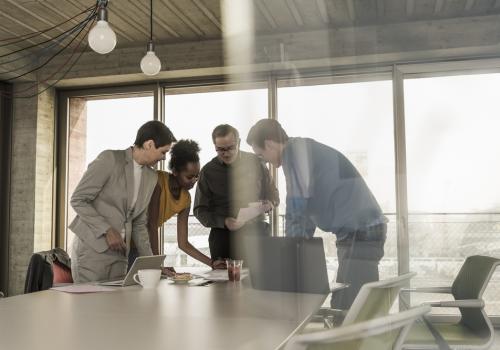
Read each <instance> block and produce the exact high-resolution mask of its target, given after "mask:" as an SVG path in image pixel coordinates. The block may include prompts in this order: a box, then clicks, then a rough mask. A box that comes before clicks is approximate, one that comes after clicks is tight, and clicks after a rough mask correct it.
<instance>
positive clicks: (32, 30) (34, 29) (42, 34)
mask: <svg viewBox="0 0 500 350" xmlns="http://www.w3.org/2000/svg"><path fill="white" fill-rule="evenodd" d="M0 14H1V15H2V16H4V17H5V18H8V19H10V20H11V21H13V22H16V23H17V24H19V25H20V26H22V27H24V28H26V29H29V30H30V31H31V32H38V31H39V30H38V29H36V28H34V27H32V26H30V25H29V24H26V23H24V21H21V20H18V19H17V18H14V17H12V16H11V15H9V14H7V13H5V11H3V12H0ZM40 35H41V36H43V37H44V38H46V39H52V37H51V36H50V35H47V34H45V33H41V34H40ZM58 45H59V46H65V45H64V44H63V43H58Z"/></svg>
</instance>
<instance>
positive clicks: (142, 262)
mask: <svg viewBox="0 0 500 350" xmlns="http://www.w3.org/2000/svg"><path fill="white" fill-rule="evenodd" d="M165 256H166V255H151V256H139V257H137V258H136V259H135V261H134V263H133V264H132V267H131V268H130V270H129V271H128V272H127V275H126V276H125V278H124V279H120V280H116V281H107V282H101V283H99V284H100V285H101V286H115V287H126V286H131V285H133V284H137V283H136V282H135V281H134V275H135V274H136V273H137V271H139V270H145V269H158V270H160V269H161V267H162V264H163V261H164V260H165Z"/></svg>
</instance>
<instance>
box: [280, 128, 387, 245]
mask: <svg viewBox="0 0 500 350" xmlns="http://www.w3.org/2000/svg"><path fill="white" fill-rule="evenodd" d="M282 167H283V171H284V173H285V179H286V192H287V196H286V215H285V220H286V221H285V233H286V235H287V236H300V237H312V236H313V235H314V231H315V229H316V227H319V228H320V229H321V230H323V231H326V232H333V233H336V234H337V235H338V236H344V235H347V234H349V233H351V232H354V231H357V230H363V229H366V228H367V227H370V226H374V225H378V224H381V223H385V222H387V219H386V218H385V216H384V215H383V214H382V210H381V209H380V206H379V205H378V203H377V201H376V199H375V197H374V196H373V194H372V193H371V191H370V189H369V188H368V186H367V185H366V183H365V181H364V180H363V178H362V177H361V175H360V174H359V172H358V171H357V170H356V168H355V167H354V166H353V165H352V163H351V162H350V161H349V160H348V159H347V158H346V157H345V156H344V155H343V154H342V153H340V152H339V151H337V150H335V149H333V148H331V147H328V146H326V145H324V144H322V143H319V142H317V141H315V140H312V139H308V138H298V137H292V138H289V139H288V142H287V145H286V147H285V149H284V150H283V155H282Z"/></svg>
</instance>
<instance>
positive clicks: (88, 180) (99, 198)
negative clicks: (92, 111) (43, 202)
mask: <svg viewBox="0 0 500 350" xmlns="http://www.w3.org/2000/svg"><path fill="white" fill-rule="evenodd" d="M157 177H158V175H157V174H156V171H155V170H153V169H151V168H150V167H148V166H144V167H143V170H142V176H141V184H140V187H139V194H138V197H137V201H136V203H135V209H134V210H133V211H132V210H131V208H130V204H131V202H132V199H133V195H134V162H133V159H132V148H129V149H126V150H118V151H110V150H107V151H104V152H102V153H101V154H99V156H98V157H97V158H96V160H94V161H93V162H92V163H90V164H89V167H88V169H87V171H86V172H85V174H83V177H82V179H81V180H80V183H79V184H78V186H77V187H76V189H75V191H74V192H73V196H71V206H72V207H73V209H74V210H75V212H76V214H77V217H76V218H75V219H74V220H73V222H72V223H71V225H69V228H70V229H71V231H73V232H74V233H75V234H76V235H77V236H78V238H80V239H81V240H82V241H83V242H85V243H86V244H87V245H89V246H90V247H92V248H93V249H94V250H95V251H97V252H98V253H102V252H105V251H106V250H107V249H108V248H109V247H108V244H107V243H106V238H105V237H104V234H105V233H106V231H107V230H108V229H109V228H110V227H113V228H114V229H115V230H117V231H118V232H121V231H122V229H125V241H126V243H127V255H128V252H129V250H130V241H131V238H132V239H133V240H134V243H135V246H136V247H137V249H138V251H139V254H140V255H152V252H151V245H150V243H149V238H148V232H147V228H146V221H147V208H148V205H149V201H150V199H151V195H152V194H153V190H154V187H155V185H156V182H157Z"/></svg>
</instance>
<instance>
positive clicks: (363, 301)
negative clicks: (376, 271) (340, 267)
mask: <svg viewBox="0 0 500 350" xmlns="http://www.w3.org/2000/svg"><path fill="white" fill-rule="evenodd" d="M415 275H416V273H414V272H412V273H407V274H404V275H401V276H397V277H394V278H389V279H386V280H382V281H377V282H370V283H366V284H364V285H363V287H361V289H360V290H359V293H358V295H357V296H356V299H354V302H353V303H352V306H351V308H350V309H349V311H348V312H347V314H346V317H345V318H344V321H343V323H342V325H343V326H347V325H350V324H353V323H358V322H363V321H368V320H371V319H374V318H377V317H381V316H385V315H387V314H389V310H390V309H391V307H392V304H394V300H396V298H397V297H398V295H399V291H400V290H401V288H402V287H404V286H406V285H407V284H408V283H409V281H410V279H411V278H412V277H413V276H415Z"/></svg>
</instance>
